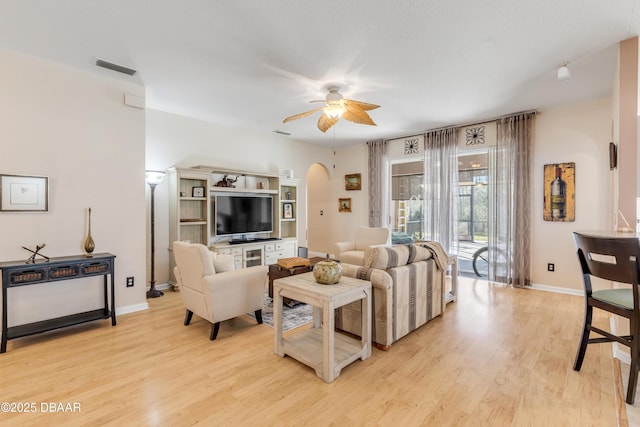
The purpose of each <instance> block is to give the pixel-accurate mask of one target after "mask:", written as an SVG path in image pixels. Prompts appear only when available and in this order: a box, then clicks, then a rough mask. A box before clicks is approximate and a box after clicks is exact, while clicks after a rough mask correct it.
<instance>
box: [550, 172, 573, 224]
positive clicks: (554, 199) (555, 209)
mask: <svg viewBox="0 0 640 427" xmlns="http://www.w3.org/2000/svg"><path fill="white" fill-rule="evenodd" d="M575 178H576V164H575V163H553V164H550V165H544V214H543V216H544V220H545V221H559V222H572V221H575V220H576V179H575Z"/></svg>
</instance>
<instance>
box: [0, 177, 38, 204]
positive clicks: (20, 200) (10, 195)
mask: <svg viewBox="0 0 640 427" xmlns="http://www.w3.org/2000/svg"><path fill="white" fill-rule="evenodd" d="M48 210H49V178H48V177H46V176H24V175H0V211H3V212H12V211H13V212H47V211H48Z"/></svg>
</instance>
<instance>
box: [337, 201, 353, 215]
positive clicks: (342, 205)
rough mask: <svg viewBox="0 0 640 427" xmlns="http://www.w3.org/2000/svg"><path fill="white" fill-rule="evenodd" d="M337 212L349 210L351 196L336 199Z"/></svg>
mask: <svg viewBox="0 0 640 427" xmlns="http://www.w3.org/2000/svg"><path fill="white" fill-rule="evenodd" d="M338 212H351V198H348V199H338Z"/></svg>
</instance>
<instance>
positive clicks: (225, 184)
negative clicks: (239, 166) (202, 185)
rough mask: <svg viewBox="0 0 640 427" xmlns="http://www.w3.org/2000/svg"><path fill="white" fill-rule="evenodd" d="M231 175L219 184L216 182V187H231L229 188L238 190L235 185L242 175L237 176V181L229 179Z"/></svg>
mask: <svg viewBox="0 0 640 427" xmlns="http://www.w3.org/2000/svg"><path fill="white" fill-rule="evenodd" d="M228 176H229V175H225V176H223V177H222V179H221V180H220V181H218V182H216V184H215V186H216V187H229V188H236V186H235V185H233V184H234V183H235V182H236V181H237V180H238V178H239V177H240V175H238V176H236V179H231V178H227V177H228Z"/></svg>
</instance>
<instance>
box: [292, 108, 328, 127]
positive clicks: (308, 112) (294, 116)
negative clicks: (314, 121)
mask: <svg viewBox="0 0 640 427" xmlns="http://www.w3.org/2000/svg"><path fill="white" fill-rule="evenodd" d="M323 108H324V107H319V108H316V109H314V110H311V111H307V112H306V113H300V114H296V115H293V116H290V117H287V118H286V119H284V120H283V121H282V123H287V122H290V121H291V120H298V119H302V118H304V117H307V116H310V115H311V114H313V113H315V112H316V111H319V110H322V109H323Z"/></svg>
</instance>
